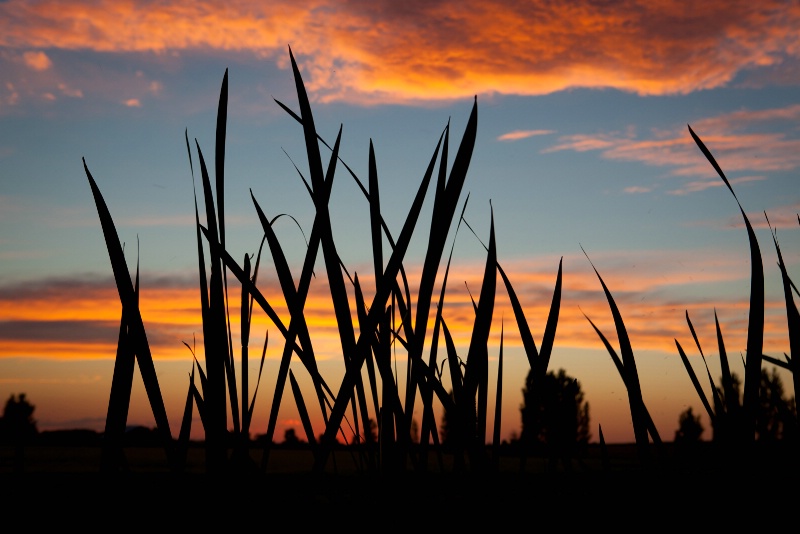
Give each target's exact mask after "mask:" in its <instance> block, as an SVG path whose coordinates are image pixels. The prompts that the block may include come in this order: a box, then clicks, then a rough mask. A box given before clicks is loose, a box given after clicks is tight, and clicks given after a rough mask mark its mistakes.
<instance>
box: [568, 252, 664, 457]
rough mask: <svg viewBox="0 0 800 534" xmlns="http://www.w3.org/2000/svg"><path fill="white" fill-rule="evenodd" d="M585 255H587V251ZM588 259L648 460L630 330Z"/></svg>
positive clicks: (642, 450)
mask: <svg viewBox="0 0 800 534" xmlns="http://www.w3.org/2000/svg"><path fill="white" fill-rule="evenodd" d="M581 250H583V247H581ZM583 253H584V254H586V251H584V252H583ZM586 259H588V260H589V264H590V265H591V266H592V269H594V272H595V274H596V275H597V278H598V280H600V285H602V286H603V292H604V293H605V294H606V299H607V300H608V305H609V308H611V315H612V316H613V317H614V326H615V328H616V330H617V340H618V341H619V348H620V353H621V354H622V360H621V361H622V373H623V382H625V386H626V389H627V390H628V403H629V404H630V408H631V419H632V420H633V433H634V436H635V438H636V445H637V448H638V450H639V455H640V457H641V458H642V459H646V458H648V456H649V450H648V439H647V417H646V415H645V408H644V400H643V399H642V389H641V385H640V384H639V373H638V372H637V370H636V361H635V360H634V358H633V348H632V347H631V342H630V338H629V337H628V330H627V329H626V328H625V323H624V322H623V321H622V314H620V312H619V308H617V304H616V302H614V298H613V297H612V296H611V291H609V290H608V287H606V283H605V282H604V281H603V278H602V277H601V276H600V273H599V272H598V271H597V269H596V268H595V266H594V264H593V263H592V260H591V259H589V255H588V254H586ZM587 319H588V317H587ZM592 326H594V325H592ZM595 330H596V331H597V332H598V334H599V333H600V332H599V330H597V329H596V328H595ZM606 347H607V348H608V347H610V345H606Z"/></svg>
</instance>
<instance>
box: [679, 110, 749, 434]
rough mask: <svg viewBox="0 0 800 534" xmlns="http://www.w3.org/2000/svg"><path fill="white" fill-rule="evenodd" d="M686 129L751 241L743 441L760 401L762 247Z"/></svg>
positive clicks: (702, 147) (706, 153) (711, 160)
mask: <svg viewBox="0 0 800 534" xmlns="http://www.w3.org/2000/svg"><path fill="white" fill-rule="evenodd" d="M689 133H690V134H691V136H692V138H693V139H694V141H695V143H697V146H698V147H699V148H700V151H701V152H702V153H703V155H704V156H705V157H706V159H707V160H708V161H709V163H711V166H712V167H714V170H716V171H717V174H719V177H720V178H722V181H723V182H725V185H726V186H728V189H729V190H730V192H731V194H732V195H733V198H734V199H735V200H736V204H737V205H738V206H739V211H740V212H741V213H742V218H743V219H744V223H745V226H746V227H747V238H748V240H749V241H750V269H751V272H750V317H749V319H748V326H747V361H746V363H745V371H744V375H745V376H744V397H743V400H742V408H743V412H744V413H743V415H744V417H745V422H746V423H745V426H744V428H743V432H744V433H743V435H742V439H744V440H745V441H746V442H752V441H754V440H755V429H756V413H757V411H758V402H759V401H758V393H759V386H760V383H761V354H762V353H763V346H764V267H763V264H762V262H761V250H760V248H759V246H758V240H757V239H756V234H755V232H754V231H753V227H752V225H751V224H750V220H749V219H748V218H747V214H745V212H744V209H743V208H742V204H741V203H740V202H739V199H738V198H737V197H736V193H734V192H733V188H732V187H731V184H730V183H729V182H728V179H727V178H726V177H725V173H723V172H722V169H721V168H720V166H719V165H718V164H717V161H716V160H715V159H714V156H712V155H711V152H710V151H709V150H708V148H706V146H705V144H703V142H702V141H701V140H700V138H699V137H698V136H697V134H695V133H694V131H693V130H692V128H691V126H689Z"/></svg>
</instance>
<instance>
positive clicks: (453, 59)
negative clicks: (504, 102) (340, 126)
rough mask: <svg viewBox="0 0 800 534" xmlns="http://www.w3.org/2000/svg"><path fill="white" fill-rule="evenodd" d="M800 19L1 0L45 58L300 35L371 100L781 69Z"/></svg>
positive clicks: (797, 45)
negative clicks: (55, 54)
mask: <svg viewBox="0 0 800 534" xmlns="http://www.w3.org/2000/svg"><path fill="white" fill-rule="evenodd" d="M798 26H800V6H798V5H797V4H796V3H787V2H782V1H778V0H764V1H763V2H760V3H758V4H757V5H756V4H755V3H753V2H749V1H746V0H732V1H726V2H722V1H719V0H712V1H710V2H705V3H703V5H702V6H701V5H698V6H693V8H692V9H691V10H687V9H685V6H683V5H682V4H680V3H673V2H662V3H653V2H647V1H643V0H624V1H621V2H613V3H607V2H601V3H598V2H594V1H591V0H579V1H576V2H570V3H569V4H563V3H552V2H544V1H535V2H526V3H516V4H511V5H509V4H508V3H506V2H501V1H500V0H490V1H485V0H462V1H460V2H452V1H437V2H422V1H419V0H416V1H411V2H405V3H403V4H402V5H398V4H397V3H396V2H394V1H393V0H375V1H371V2H364V1H361V0H351V1H346V0H340V1H334V0H314V1H312V2H305V3H303V4H302V5H298V4H296V3H295V2H289V1H288V0H278V1H275V2H270V3H269V4H264V3H262V2H252V1H248V0H238V1H236V0H234V1H231V2H228V3H226V5H225V6H224V7H222V6H217V5H216V4H214V3H211V2H207V3H206V2H200V3H198V2H189V1H188V0H178V1H174V2H169V3H164V2H156V1H143V2H131V1H128V0H83V1H79V2H69V3H67V4H65V3H62V2H56V1H55V0H45V1H39V2H33V1H30V0H8V1H6V2H3V3H0V47H2V48H4V49H7V50H12V51H19V52H20V53H25V54H29V56H28V57H31V58H35V60H34V63H35V64H36V65H39V66H44V65H45V62H44V61H43V54H44V53H45V52H44V51H47V50H51V49H62V50H73V51H93V52H103V53H130V52H133V53H156V54H167V53H181V52H194V51H199V52H209V51H212V52H213V51H223V52H237V53H240V52H249V53H251V54H253V56H255V57H262V58H264V57H266V58H274V57H277V58H278V61H279V63H280V64H281V65H282V66H284V67H285V66H286V63H287V62H286V58H285V50H286V45H287V44H291V45H292V46H293V48H294V50H295V52H296V53H298V56H299V58H300V59H301V63H302V64H303V65H304V68H305V72H306V76H307V78H308V79H307V82H308V84H309V87H310V89H311V90H312V91H315V92H316V93H317V96H318V98H321V99H323V100H324V99H328V100H334V99H347V100H351V101H359V102H367V103H368V102H375V101H380V102H387V101H396V102H402V101H420V100H423V101H424V100H449V99H456V98H465V97H469V96H471V95H474V94H492V93H500V94H516V95H541V94H547V93H552V92H554V91H560V90H563V89H568V88H573V87H608V88H616V89H620V90H623V91H629V92H633V93H636V94H640V95H663V94H686V93H690V92H693V91H697V90H701V89H709V88H714V87H720V86H723V85H725V84H727V83H729V82H731V81H732V80H733V79H734V78H735V77H736V76H737V75H739V74H741V73H743V72H746V71H748V70H753V69H762V70H763V69H764V68H770V69H772V70H775V71H777V74H776V76H780V73H781V72H782V70H781V69H782V66H783V65H784V64H786V63H790V62H792V61H795V60H797V59H798V56H800V36H798V35H797V32H796V31H795V30H796V28H797V27H798ZM30 54H33V55H30ZM45 57H46V56H45ZM34 68H36V67H34ZM787 68H788V67H787ZM676 73H677V74H676Z"/></svg>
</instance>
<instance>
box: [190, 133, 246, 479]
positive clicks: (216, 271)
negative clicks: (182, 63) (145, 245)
mask: <svg viewBox="0 0 800 534" xmlns="http://www.w3.org/2000/svg"><path fill="white" fill-rule="evenodd" d="M195 144H196V147H197V154H198V159H199V160H200V175H201V178H202V182H203V193H204V198H205V206H206V219H207V221H206V222H207V224H208V231H209V232H210V233H211V234H212V235H213V240H214V242H216V243H218V242H219V232H218V229H217V228H218V227H217V216H216V214H215V210H214V195H213V193H212V191H211V179H210V178H209V174H208V168H207V167H206V162H205V159H204V158H203V152H202V150H201V149H200V145H199V143H197V142H196V141H195ZM207 239H208V236H207ZM209 241H210V240H209ZM223 250H224V249H223ZM210 263H211V277H210V280H209V282H210V283H209V309H208V316H207V317H206V318H204V319H207V320H208V324H209V327H208V331H207V332H204V333H205V336H206V337H205V338H204V340H203V341H204V344H205V357H206V373H207V376H208V383H207V389H204V390H203V399H204V400H205V403H206V412H207V413H206V416H207V421H208V423H209V426H207V427H206V429H205V430H206V463H207V468H208V469H209V471H211V472H219V471H221V470H222V469H223V468H224V465H225V463H226V461H227V453H226V446H225V440H226V438H227V432H228V430H227V426H228V421H227V407H226V401H227V399H226V392H225V388H226V383H227V380H226V377H227V376H229V374H228V373H226V368H227V367H229V357H228V353H229V348H228V327H227V314H226V301H225V295H224V286H223V280H222V266H221V263H222V262H221V258H220V253H219V251H218V250H216V249H215V248H214V247H210ZM204 331H205V329H204ZM237 411H238V410H237Z"/></svg>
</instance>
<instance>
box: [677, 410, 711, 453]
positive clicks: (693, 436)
mask: <svg viewBox="0 0 800 534" xmlns="http://www.w3.org/2000/svg"><path fill="white" fill-rule="evenodd" d="M704 431H705V428H703V425H702V424H701V423H700V415H699V414H698V415H695V414H694V413H693V412H692V407H691V406H689V407H688V408H686V410H684V411H683V412H681V415H680V416H679V417H678V430H676V431H675V443H676V444H677V443H680V444H691V443H697V442H698V441H700V437H701V436H702V435H703V432H704Z"/></svg>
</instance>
